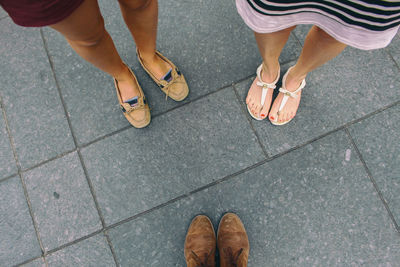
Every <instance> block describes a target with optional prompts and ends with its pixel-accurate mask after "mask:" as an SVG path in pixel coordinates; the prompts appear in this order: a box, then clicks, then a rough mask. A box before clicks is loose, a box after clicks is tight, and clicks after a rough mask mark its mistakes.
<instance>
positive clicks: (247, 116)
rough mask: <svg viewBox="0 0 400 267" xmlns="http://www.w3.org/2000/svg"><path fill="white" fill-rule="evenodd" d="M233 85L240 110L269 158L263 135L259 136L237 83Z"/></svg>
mask: <svg viewBox="0 0 400 267" xmlns="http://www.w3.org/2000/svg"><path fill="white" fill-rule="evenodd" d="M232 87H233V91H234V93H235V95H236V100H237V101H238V102H239V103H238V104H239V106H240V110H241V112H242V114H243V115H244V116H245V117H246V119H247V121H248V123H249V125H250V128H251V130H252V131H253V133H254V135H255V136H256V139H257V142H258V144H259V146H260V147H261V150H262V151H263V153H264V156H265V158H267V159H268V158H269V155H268V151H267V149H266V148H265V146H264V145H263V143H262V142H261V137H260V136H259V134H258V132H257V131H256V129H255V128H254V125H253V122H252V119H251V118H250V116H249V114H248V112H247V110H246V108H245V106H244V103H243V101H241V99H240V96H239V93H238V91H237V89H236V85H233V86H232Z"/></svg>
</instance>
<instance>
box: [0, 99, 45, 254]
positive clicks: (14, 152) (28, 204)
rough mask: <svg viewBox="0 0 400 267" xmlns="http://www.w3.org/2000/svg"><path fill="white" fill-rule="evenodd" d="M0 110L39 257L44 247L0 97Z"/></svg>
mask: <svg viewBox="0 0 400 267" xmlns="http://www.w3.org/2000/svg"><path fill="white" fill-rule="evenodd" d="M0 109H1V110H2V115H3V118H4V124H5V128H6V132H7V135H8V138H9V142H10V146H11V150H12V152H13V156H14V160H15V164H16V166H17V171H18V177H19V180H20V182H21V186H22V190H23V192H24V197H25V202H26V204H27V206H28V212H29V215H30V217H31V220H32V224H33V228H34V231H35V236H36V239H37V241H38V243H39V248H40V250H41V255H43V254H44V247H43V243H42V239H41V237H40V234H39V228H38V225H37V223H36V220H35V218H34V215H33V210H32V205H31V201H30V199H29V195H28V190H27V189H26V184H25V181H24V179H23V178H22V172H21V164H20V162H19V159H18V154H17V150H16V148H15V144H14V137H13V136H12V134H11V129H10V127H9V124H8V119H7V113H6V110H5V107H4V104H3V98H2V97H1V96H0Z"/></svg>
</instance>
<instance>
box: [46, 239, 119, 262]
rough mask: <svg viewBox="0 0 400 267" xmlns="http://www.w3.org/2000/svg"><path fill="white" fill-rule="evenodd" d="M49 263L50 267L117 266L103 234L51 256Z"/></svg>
mask: <svg viewBox="0 0 400 267" xmlns="http://www.w3.org/2000/svg"><path fill="white" fill-rule="evenodd" d="M47 262H48V266H49V267H53V266H60V267H67V266H71V267H74V266H93V267H97V266H99V267H100V266H104V267H111V266H115V262H114V259H113V256H112V254H111V250H110V247H109V246H108V244H107V242H106V239H105V237H104V236H103V235H102V234H99V235H96V236H94V237H91V238H88V239H85V240H83V241H81V242H79V243H76V244H73V245H71V246H68V247H66V248H64V249H62V250H59V251H57V252H55V253H52V254H50V255H49V256H48V257H47Z"/></svg>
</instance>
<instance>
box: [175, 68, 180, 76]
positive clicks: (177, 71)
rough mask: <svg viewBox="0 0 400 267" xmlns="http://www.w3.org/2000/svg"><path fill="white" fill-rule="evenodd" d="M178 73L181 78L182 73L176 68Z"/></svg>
mask: <svg viewBox="0 0 400 267" xmlns="http://www.w3.org/2000/svg"><path fill="white" fill-rule="evenodd" d="M176 73H178V75H179V76H181V72H180V71H179V70H178V68H176Z"/></svg>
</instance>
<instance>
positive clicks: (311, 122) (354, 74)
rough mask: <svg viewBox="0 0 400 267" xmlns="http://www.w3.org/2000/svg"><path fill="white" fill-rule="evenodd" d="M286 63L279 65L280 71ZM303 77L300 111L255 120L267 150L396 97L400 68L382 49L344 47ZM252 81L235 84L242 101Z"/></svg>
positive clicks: (287, 144) (290, 144) (341, 122)
mask: <svg viewBox="0 0 400 267" xmlns="http://www.w3.org/2000/svg"><path fill="white" fill-rule="evenodd" d="M288 67H289V66H288V65H285V66H282V70H283V72H285V71H286V70H287V69H288ZM283 72H282V76H283ZM306 81H307V85H306V87H305V88H304V90H303V93H302V98H301V103H300V107H299V110H298V112H297V115H296V117H295V118H294V119H293V121H291V122H290V123H289V124H287V125H285V126H280V127H277V126H273V125H272V124H271V123H270V122H269V120H264V121H261V122H259V121H254V120H253V125H254V127H255V129H256V130H257V131H258V133H259V135H260V137H261V139H262V141H263V143H264V145H265V147H266V148H267V151H268V153H270V154H271V155H276V154H278V153H281V152H283V151H287V150H288V149H290V148H292V147H295V146H297V145H300V144H303V143H305V142H307V141H309V140H312V139H313V138H316V137H318V136H320V135H322V134H324V133H327V132H329V131H331V130H333V129H336V128H337V127H340V126H342V125H344V124H345V123H348V122H350V121H353V120H355V119H358V118H361V117H363V116H365V115H367V114H369V113H371V112H373V111H375V110H377V109H379V108H382V107H384V106H387V105H389V104H391V103H394V102H395V101H398V100H399V99H400V91H399V89H398V88H400V75H399V71H398V69H397V67H396V66H395V64H394V62H393V61H392V60H391V59H390V57H389V55H387V53H385V51H384V50H375V51H361V50H356V49H352V48H347V49H346V50H345V51H344V52H343V53H342V54H341V55H339V56H338V57H337V58H335V59H334V60H333V61H331V62H328V63H327V64H326V65H324V66H323V67H321V68H319V69H317V70H315V71H314V72H312V73H310V74H309V76H308V77H307V79H306ZM251 82H252V81H251V80H250V79H249V80H247V81H244V82H242V83H240V84H238V85H237V86H236V88H237V89H238V91H239V94H240V96H241V98H242V100H243V101H245V98H246V95H247V92H248V88H249V87H250V84H251ZM278 86H280V84H278ZM278 88H279V87H278ZM277 92H278V91H276V93H277Z"/></svg>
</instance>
